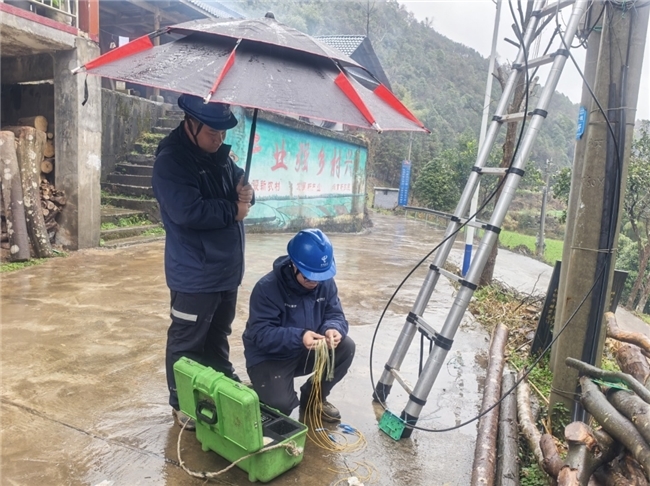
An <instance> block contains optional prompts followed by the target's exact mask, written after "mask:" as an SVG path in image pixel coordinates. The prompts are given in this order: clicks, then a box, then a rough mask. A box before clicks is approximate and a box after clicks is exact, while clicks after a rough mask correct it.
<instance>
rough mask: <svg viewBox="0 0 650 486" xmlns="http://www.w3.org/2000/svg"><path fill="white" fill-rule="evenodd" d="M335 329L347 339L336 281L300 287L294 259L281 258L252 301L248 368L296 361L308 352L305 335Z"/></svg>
mask: <svg viewBox="0 0 650 486" xmlns="http://www.w3.org/2000/svg"><path fill="white" fill-rule="evenodd" d="M328 329H336V330H337V331H338V332H340V333H341V335H342V336H343V337H345V336H346V335H347V333H348V321H346V320H345V315H344V314H343V309H342V308H341V301H340V300H339V296H338V289H337V288H336V283H334V279H329V280H326V281H324V282H320V283H319V284H318V286H317V287H316V288H315V289H313V290H309V289H306V288H305V287H303V286H302V285H300V283H299V282H298V280H296V276H295V275H294V273H293V271H292V268H291V259H290V258H289V257H288V256H282V257H280V258H278V259H276V260H275V262H274V263H273V271H272V272H270V273H268V274H266V275H265V276H264V277H262V278H261V279H260V281H259V282H257V284H255V288H254V289H253V293H252V294H251V300H250V314H249V317H248V322H247V323H246V330H245V331H244V334H243V336H242V338H243V341H244V356H245V357H246V367H247V368H250V367H252V366H255V365H256V364H259V363H262V362H264V361H270V360H272V361H279V360H286V359H292V358H296V357H297V356H299V355H300V353H301V352H302V351H304V350H305V345H304V344H303V343H302V336H303V334H304V333H305V331H314V332H317V333H319V334H323V335H324V334H325V331H327V330H328Z"/></svg>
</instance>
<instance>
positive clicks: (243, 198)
mask: <svg viewBox="0 0 650 486" xmlns="http://www.w3.org/2000/svg"><path fill="white" fill-rule="evenodd" d="M253 193H254V192H253V186H251V185H250V184H246V185H244V176H241V179H239V183H237V197H238V200H239V202H242V203H246V204H249V207H250V203H251V202H252V201H253ZM242 219H243V218H242Z"/></svg>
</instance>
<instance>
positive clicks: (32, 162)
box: [8, 127, 54, 258]
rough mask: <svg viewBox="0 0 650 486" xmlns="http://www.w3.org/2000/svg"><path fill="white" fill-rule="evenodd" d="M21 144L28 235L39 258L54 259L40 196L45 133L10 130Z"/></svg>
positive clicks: (26, 129)
mask: <svg viewBox="0 0 650 486" xmlns="http://www.w3.org/2000/svg"><path fill="white" fill-rule="evenodd" d="M8 129H9V130H11V131H12V132H13V133H14V135H16V139H17V140H18V147H17V148H16V155H17V158H18V166H19V167H20V177H21V180H22V185H23V202H24V204H25V219H26V221H27V232H28V233H29V237H30V239H31V241H32V247H33V248H34V253H35V254H36V256H37V257H38V258H48V257H51V256H53V255H54V254H53V252H52V245H51V244H50V238H49V236H48V234H47V228H46V227H45V220H44V219H43V213H42V212H41V196H40V192H39V185H40V175H41V161H42V160H43V146H44V144H45V138H46V136H45V132H43V131H41V130H37V129H36V128H32V127H8Z"/></svg>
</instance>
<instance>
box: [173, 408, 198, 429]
mask: <svg viewBox="0 0 650 486" xmlns="http://www.w3.org/2000/svg"><path fill="white" fill-rule="evenodd" d="M172 416H173V417H174V423H175V424H177V425H178V426H179V427H181V428H182V427H183V425H185V430H196V422H194V419H193V418H191V417H188V416H187V415H185V414H184V413H183V412H181V411H180V410H176V409H175V408H172ZM186 424H187V425H186Z"/></svg>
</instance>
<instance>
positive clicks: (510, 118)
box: [495, 111, 533, 123]
mask: <svg viewBox="0 0 650 486" xmlns="http://www.w3.org/2000/svg"><path fill="white" fill-rule="evenodd" d="M524 115H526V117H527V118H530V117H532V116H533V114H532V113H530V112H529V113H528V114H525V113H524V112H523V111H520V112H519V113H510V114H509V115H501V116H498V117H495V118H496V120H497V121H498V122H499V123H514V122H520V121H521V120H523V119H524Z"/></svg>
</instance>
